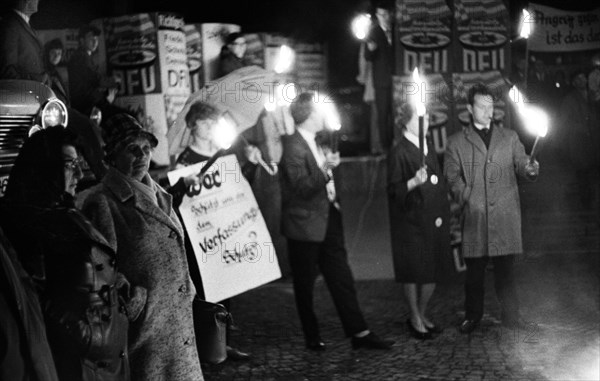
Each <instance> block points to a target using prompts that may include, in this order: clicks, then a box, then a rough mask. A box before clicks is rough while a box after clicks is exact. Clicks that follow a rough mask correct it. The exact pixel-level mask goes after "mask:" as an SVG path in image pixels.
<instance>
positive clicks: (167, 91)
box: [103, 13, 190, 165]
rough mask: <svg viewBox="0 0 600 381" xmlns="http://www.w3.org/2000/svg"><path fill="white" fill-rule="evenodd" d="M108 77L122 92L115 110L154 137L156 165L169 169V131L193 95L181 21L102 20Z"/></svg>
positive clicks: (167, 16)
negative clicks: (126, 113)
mask: <svg viewBox="0 0 600 381" xmlns="http://www.w3.org/2000/svg"><path fill="white" fill-rule="evenodd" d="M103 25H104V35H105V46H106V63H107V68H108V72H109V73H110V74H111V75H113V76H114V77H116V78H117V80H118V82H119V84H120V88H119V93H118V96H117V99H116V101H115V104H117V105H118V106H121V107H124V108H126V109H128V110H130V111H132V112H133V113H134V114H135V115H136V116H137V118H138V120H140V121H141V122H142V123H144V126H145V127H146V128H147V129H148V130H149V131H151V132H152V133H153V134H154V135H156V137H157V139H158V142H159V143H158V146H157V147H156V149H155V151H154V153H153V157H152V160H153V161H154V162H155V163H156V164H158V165H168V164H169V163H170V161H169V155H168V142H167V131H168V126H169V125H171V124H172V123H173V121H174V120H175V118H176V117H177V114H178V113H179V111H180V110H181V108H183V105H184V104H185V100H186V99H187V97H188V95H189V94H190V78H189V68H188V63H187V52H186V37H185V32H184V30H183V26H184V22H183V18H182V17H181V16H179V15H177V14H173V13H140V14H135V15H126V16H119V17H112V18H106V19H104V20H103Z"/></svg>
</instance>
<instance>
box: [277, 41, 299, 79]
mask: <svg viewBox="0 0 600 381" xmlns="http://www.w3.org/2000/svg"><path fill="white" fill-rule="evenodd" d="M294 55H295V53H294V50H293V49H292V48H290V47H289V46H287V45H281V48H279V55H278V56H277V61H276V62H275V73H277V74H281V73H286V72H288V71H290V70H291V68H292V64H293V63H294Z"/></svg>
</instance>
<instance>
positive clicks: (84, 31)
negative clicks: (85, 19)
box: [79, 25, 100, 38]
mask: <svg viewBox="0 0 600 381" xmlns="http://www.w3.org/2000/svg"><path fill="white" fill-rule="evenodd" d="M88 33H91V34H92V35H93V36H99V35H100V29H98V28H96V27H95V26H93V25H83V26H82V27H81V28H79V38H85V36H87V35H88Z"/></svg>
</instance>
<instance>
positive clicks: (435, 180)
mask: <svg viewBox="0 0 600 381" xmlns="http://www.w3.org/2000/svg"><path fill="white" fill-rule="evenodd" d="M431 183H432V184H433V185H436V184H437V183H438V177H437V176H436V175H431Z"/></svg>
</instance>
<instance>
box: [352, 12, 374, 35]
mask: <svg viewBox="0 0 600 381" xmlns="http://www.w3.org/2000/svg"><path fill="white" fill-rule="evenodd" d="M369 29H371V16H370V15H368V14H366V13H361V14H360V15H358V16H356V17H355V18H354V20H352V33H354V35H355V36H356V38H358V39H359V40H364V39H365V38H366V37H367V34H369Z"/></svg>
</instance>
